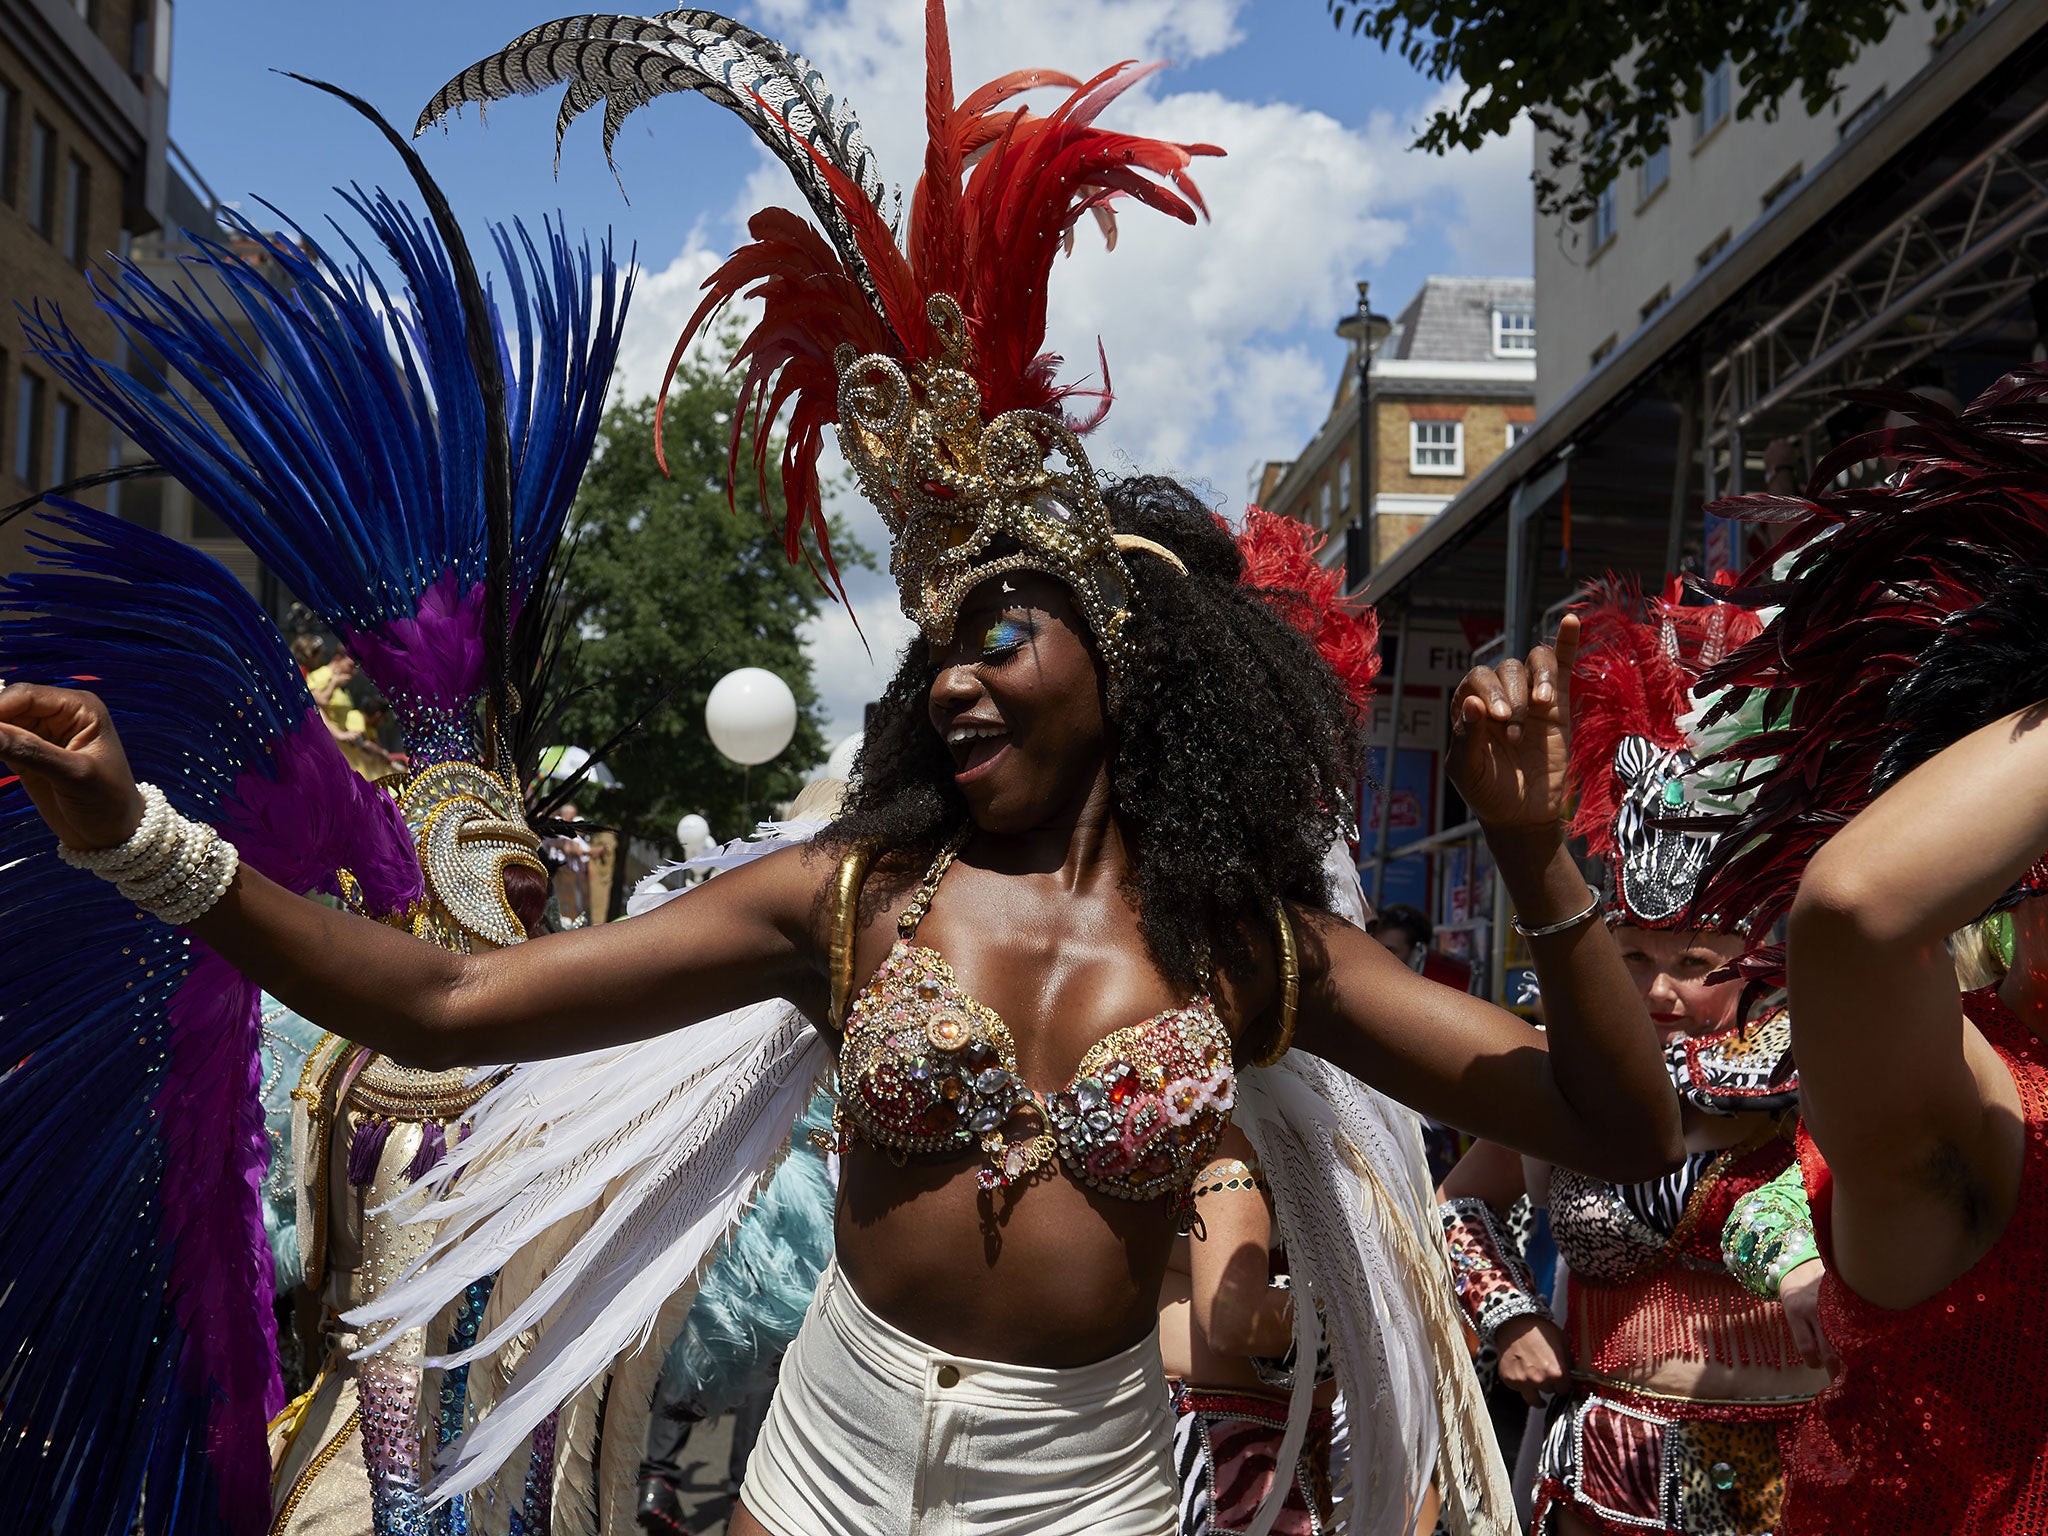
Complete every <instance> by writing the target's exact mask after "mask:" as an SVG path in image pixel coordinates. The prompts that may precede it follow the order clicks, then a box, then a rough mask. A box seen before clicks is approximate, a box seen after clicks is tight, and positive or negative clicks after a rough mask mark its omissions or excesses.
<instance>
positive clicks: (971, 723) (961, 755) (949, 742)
mask: <svg viewBox="0 0 2048 1536" xmlns="http://www.w3.org/2000/svg"><path fill="white" fill-rule="evenodd" d="M1009 747H1010V732H1009V728H1008V727H1007V726H1002V725H998V724H996V723H994V722H993V721H981V720H956V721H954V722H953V724H952V725H950V726H948V727H947V728H946V750H947V751H949V752H951V753H952V754H953V782H954V783H956V784H965V783H968V782H970V781H972V780H974V779H977V778H980V777H981V776H982V774H983V773H985V772H987V771H988V768H989V766H990V765H991V764H992V763H994V762H995V760H996V759H997V758H999V757H1001V756H1002V755H1003V753H1005V752H1006V751H1008V750H1009Z"/></svg>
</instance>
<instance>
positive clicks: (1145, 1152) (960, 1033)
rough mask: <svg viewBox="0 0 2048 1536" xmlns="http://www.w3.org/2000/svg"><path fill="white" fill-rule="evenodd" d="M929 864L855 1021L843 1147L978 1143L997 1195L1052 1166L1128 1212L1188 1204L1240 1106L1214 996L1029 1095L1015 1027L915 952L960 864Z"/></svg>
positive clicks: (956, 844)
mask: <svg viewBox="0 0 2048 1536" xmlns="http://www.w3.org/2000/svg"><path fill="white" fill-rule="evenodd" d="M965 841H966V834H965V833H962V834H961V835H960V836H959V837H957V838H955V839H954V840H953V841H952V842H951V843H950V844H949V845H948V846H947V847H946V848H945V850H944V851H943V852H941V853H940V855H939V856H938V858H937V859H936V860H935V861H934V862H933V864H932V867H931V870H930V872H929V873H928V874H926V876H925V878H924V882H923V884H922V885H920V886H919V887H918V889H917V892H916V894H915V895H914V896H913V897H912V898H911V900H910V903H909V905H908V906H906V907H905V908H904V909H903V913H902V915H901V916H900V917H898V918H897V920H896V927H897V938H896V942H895V944H894V945H892V946H891V948H890V950H889V955H888V958H887V959H886V960H884V961H883V962H882V964H881V967H880V968H879V969H878V970H877V971H876V972H875V974H874V976H873V977H872V978H871V979H870V980H869V982H868V984H867V986H866V988H865V989H864V990H863V991H862V992H861V993H860V995H859V996H858V997H856V998H855V999H854V1000H853V1003H852V1006H851V1007H850V1008H849V1009H848V1010H847V1012H846V1018H845V1025H844V1029H845V1034H844V1038H843V1040H842V1042H841V1045H840V1052H839V1109H838V1115H839V1120H840V1134H841V1139H842V1142H844V1141H845V1140H846V1139H847V1138H848V1137H849V1135H858V1136H860V1137H862V1138H863V1139H865V1140H867V1141H869V1142H870V1143H872V1144H873V1145H875V1146H878V1147H881V1148H884V1149H886V1150H889V1151H894V1152H901V1153H955V1154H957V1153H960V1152H964V1151H966V1150H967V1149H968V1148H970V1147H973V1146H975V1145H976V1144H979V1146H980V1148H981V1152H982V1156H983V1159H984V1162H983V1166H982V1167H981V1168H980V1169H979V1170H977V1172H976V1175H975V1177H976V1179H977V1181H978V1182H979V1183H980V1184H981V1186H982V1187H983V1188H984V1189H1000V1188H1003V1187H1005V1186H1007V1185H1009V1184H1012V1183H1014V1182H1016V1181H1017V1180H1019V1179H1022V1178H1024V1177H1026V1176H1027V1175H1029V1174H1032V1173H1035V1172H1036V1171H1038V1170H1039V1169H1041V1168H1043V1167H1045V1166H1046V1165H1047V1163H1048V1162H1049V1160H1050V1159H1051V1158H1052V1157H1053V1156H1054V1155H1055V1154H1057V1155H1058V1157H1059V1158H1060V1159H1061V1160H1062V1161H1063V1162H1064V1163H1065V1164H1066V1166H1067V1169H1068V1171H1069V1172H1070V1173H1071V1174H1072V1175H1073V1176H1074V1177H1075V1178H1076V1179H1078V1180H1079V1181H1080V1182H1082V1183H1084V1184H1086V1185H1088V1186H1089V1187H1090V1188H1091V1189H1097V1190H1100V1191H1102V1192H1103V1193H1104V1194H1108V1195H1114V1196H1116V1197H1118V1198H1119V1199H1124V1200H1154V1199H1158V1198H1160V1197H1161V1196H1171V1197H1173V1198H1174V1200H1175V1202H1176V1209H1177V1210H1178V1209H1179V1208H1180V1207H1181V1206H1183V1205H1185V1204H1186V1203H1187V1193H1188V1190H1189V1189H1190V1187H1191V1186H1192V1184H1193V1182H1194V1177H1195V1174H1196V1172H1197V1171H1198V1170H1199V1169H1200V1168H1201V1167H1202V1166H1203V1165H1204V1164H1205V1163H1206V1162H1207V1160H1208V1158H1209V1155H1210V1153H1211V1152H1213V1151H1214V1150H1215V1147H1216V1142H1217V1139H1218V1138H1219V1137H1221V1136H1222V1134H1223V1129H1224V1127H1225V1126H1226V1125H1228V1124H1229V1123H1230V1110H1231V1106H1232V1105H1233V1104H1234V1103H1235V1102H1236V1077H1235V1071H1234V1068H1233V1064H1232V1059H1231V1049H1230V1036H1229V1034H1228V1032H1227V1031H1226V1030H1225V1029H1224V1027H1223V1021H1222V1019H1221V1018H1219V1017H1218V1016H1217V1013H1216V1007H1215V1004H1214V1003H1213V1002H1211V1001H1210V999H1209V996H1208V994H1207V992H1206V991H1204V992H1201V993H1198V994H1197V995H1196V996H1195V997H1194V998H1193V999H1192V1000H1190V1001H1189V1002H1188V1003H1186V1004H1185V1005H1183V1006H1182V1007H1179V1008H1170V1009H1168V1010H1167V1011H1166V1012H1164V1013H1160V1014H1156V1015H1154V1016H1153V1017H1152V1018H1149V1019H1146V1020H1144V1021H1143V1022H1142V1023H1138V1024H1132V1025H1127V1026H1125V1027H1124V1028H1122V1029H1118V1030H1114V1031H1112V1032H1111V1033H1109V1034H1108V1035H1105V1036H1104V1037H1103V1038H1102V1039H1100V1040H1098V1041H1097V1042H1096V1043H1095V1044H1094V1045H1093V1046H1091V1047H1090V1048H1089V1049H1088V1052H1087V1054H1086V1055H1084V1056H1083V1057H1082V1058H1081V1064H1080V1066H1079V1068H1078V1069H1077V1070H1076V1071H1075V1074H1074V1077H1073V1080H1072V1081H1071V1082H1069V1083H1068V1084H1067V1085H1066V1086H1065V1087H1064V1088H1061V1089H1059V1090H1057V1091H1055V1092H1053V1093H1049V1094H1041V1093H1038V1092H1036V1091H1035V1090H1034V1089H1032V1088H1031V1087H1030V1086H1029V1085H1027V1084H1026V1083H1025V1082H1024V1079H1023V1077H1022V1075H1021V1074H1020V1073H1019V1071H1018V1068H1017V1049H1016V1044H1015V1042H1014V1040H1013V1039H1012V1038H1011V1035H1010V1030H1009V1026H1008V1025H1006V1024H1005V1023H1004V1022H1003V1020H1002V1018H1001V1016H1000V1015H999V1014H997V1013H996V1012H995V1010H994V1009H992V1008H990V1007H988V1006H987V1005H986V1004H985V1003H982V1002H981V1001H979V1000H978V999H976V998H975V997H973V996H972V995H970V994H969V993H968V992H967V991H966V990H965V989H964V988H963V987H961V985H960V984H959V982H958V981H957V980H956V979H955V978H954V976H953V970H952V967H951V966H949V965H947V964H946V961H945V957H944V956H942V955H941V954H939V952H938V951H937V950H935V949H932V948H930V947H929V946H927V945H922V944H918V943H916V942H914V940H915V935H916V933H917V926H918V923H919V922H920V921H922V919H923V918H924V915H925V913H926V912H927V911H928V910H929V909H930V906H931V902H932V898H933V896H934V895H935V894H936V893H937V891H938V888H939V881H940V880H941V879H942V878H944V876H945V873H946V870H947V868H948V867H949V866H950V865H951V864H952V862H953V858H954V856H955V855H956V854H957V853H958V852H959V851H960V848H961V846H962V844H964V843H965Z"/></svg>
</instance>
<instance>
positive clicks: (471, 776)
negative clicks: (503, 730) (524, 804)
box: [398, 762, 548, 954]
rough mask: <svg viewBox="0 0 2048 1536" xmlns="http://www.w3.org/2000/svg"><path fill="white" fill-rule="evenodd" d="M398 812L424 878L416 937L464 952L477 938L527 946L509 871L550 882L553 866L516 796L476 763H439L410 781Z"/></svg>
mask: <svg viewBox="0 0 2048 1536" xmlns="http://www.w3.org/2000/svg"><path fill="white" fill-rule="evenodd" d="M398 809H399V814H401V815H402V816H404V817H405V824H406V826H407V827H408V828H409V829H410V830H411V832H412V838H413V845H414V846H415V847H416V848H417V849H418V850H419V856H420V868H421V869H422V870H424V871H425V873H426V879H427V894H426V899H425V901H424V902H422V903H421V904H420V905H419V906H417V907H415V908H414V910H413V911H412V912H411V913H410V914H408V918H409V923H408V925H409V926H410V928H411V929H412V932H413V934H414V935H415V936H416V937H418V938H422V939H426V940H428V941H429V942H430V943H434V944H439V945H440V946H441V947H442V948H444V949H452V950H455V951H456V952H457V953H459V954H468V953H469V951H470V948H471V945H472V942H473V941H474V940H477V939H482V940H483V941H485V942H486V943H489V944H492V945H495V946H496V947H498V948H500V949H503V948H505V947H507V946H508V945H512V944H518V943H521V942H523V941H524V940H525V939H526V937H527V933H526V925H525V924H524V923H523V922H521V921H520V919H519V914H518V913H516V912H514V911H513V910H512V903H511V902H510V901H508V900H507V899H506V897H505V871H506V870H507V869H509V868H511V867H512V866H514V865H518V866H519V867H521V868H524V869H531V870H533V871H534V872H536V873H537V874H539V875H540V876H541V877H542V878H543V879H546V878H547V873H548V868H547V866H546V865H545V864H543V863H541V861H540V839H539V838H538V837H536V836H535V835H534V834H533V832H532V830H531V829H530V828H528V826H527V825H526V818H525V816H524V814H523V812H522V811H521V808H520V804H519V794H518V791H517V790H515V789H513V788H512V787H511V786H509V785H508V784H506V782H505V781H504V780H503V779H501V778H499V777H498V776H497V775H496V774H494V773H489V772H486V771H485V770H484V769H482V768H479V767H478V766H477V765H476V764H475V763H466V762H446V763H436V764H434V766H433V767H431V768H427V769H424V770H422V771H421V772H419V773H417V774H414V775H413V776H412V777H411V778H410V779H408V780H406V781H405V783H404V786H403V787H402V788H401V789H400V790H399V791H398Z"/></svg>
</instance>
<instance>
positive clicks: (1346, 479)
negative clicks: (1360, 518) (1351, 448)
mask: <svg viewBox="0 0 2048 1536" xmlns="http://www.w3.org/2000/svg"><path fill="white" fill-rule="evenodd" d="M1337 505H1338V506H1340V507H1342V508H1343V509H1344V511H1345V512H1346V513H1347V514H1349V512H1350V511H1351V461H1350V460H1349V459H1339V460H1338V461H1337Z"/></svg>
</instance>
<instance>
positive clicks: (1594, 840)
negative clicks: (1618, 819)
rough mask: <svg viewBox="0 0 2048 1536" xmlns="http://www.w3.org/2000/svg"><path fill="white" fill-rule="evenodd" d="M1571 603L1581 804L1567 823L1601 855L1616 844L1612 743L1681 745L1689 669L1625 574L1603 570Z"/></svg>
mask: <svg viewBox="0 0 2048 1536" xmlns="http://www.w3.org/2000/svg"><path fill="white" fill-rule="evenodd" d="M1658 606H1659V607H1660V608H1661V606H1662V605H1661V604H1660V605H1658ZM1574 611H1575V612H1576V613H1577V614H1578V615H1579V625H1580V629H1579V637H1580V638H1579V659H1578V663H1577V665H1576V666H1574V667H1573V669H1572V693H1571V705H1572V744H1571V759H1570V769H1569V771H1570V774H1571V780H1572V785H1573V787H1574V788H1575V789H1577V791H1578V795H1579V805H1578V810H1577V812H1576V813H1575V814H1574V815H1573V817H1572V828H1571V829H1572V835H1573V836H1575V837H1583V838H1584V839H1585V840H1586V845H1587V847H1588V849H1590V850H1591V852H1592V853H1593V855H1594V856H1595V857H1596V858H1601V859H1606V858H1611V857H1612V856H1613V854H1614V851H1615V850H1614V818H1615V816H1616V815H1617V814H1619V812H1620V810H1621V801H1622V785H1621V782H1620V780H1619V779H1618V778H1617V777H1616V776H1615V772H1614V753H1615V749H1616V748H1618V747H1619V746H1620V745H1621V743H1622V741H1623V740H1624V739H1625V738H1627V737H1630V736H1642V737H1646V738H1647V739H1649V740H1650V741H1652V742H1654V743H1655V744H1656V745H1657V746H1658V747H1660V748H1663V749H1665V750H1667V751H1668V750H1673V749H1676V748H1678V747H1683V746H1685V745H1686V741H1687V738H1686V734H1685V731H1684V729H1683V728H1682V727H1680V725H1679V723H1678V722H1679V720H1680V719H1681V718H1682V717H1684V716H1685V715H1686V714H1688V713H1690V712H1691V709H1692V694H1691V688H1692V675H1691V674H1690V673H1689V672H1688V671H1687V670H1686V668H1685V666H1684V664H1683V663H1682V662H1681V661H1680V659H1679V657H1678V655H1677V654H1676V652H1675V648H1674V647H1673V646H1672V645H1671V644H1670V643H1669V641H1668V639H1667V636H1666V633H1665V629H1664V626H1663V624H1662V623H1660V622H1659V618H1660V615H1659V614H1657V613H1655V612H1653V610H1652V609H1651V607H1650V605H1648V604H1647V603H1646V602H1645V601H1644V599H1643V594H1642V592H1641V591H1640V589H1638V588H1637V586H1636V585H1635V583H1634V582H1633V581H1631V580H1629V579H1628V578H1626V577H1622V576H1614V575H1609V576H1607V577H1605V578H1603V579H1602V580H1600V581H1597V582H1595V583H1594V584H1593V586H1592V589H1591V593H1590V595H1589V596H1588V597H1587V598H1586V599H1585V600H1584V601H1583V602H1581V603H1579V604H1577V605H1576V606H1575V608H1574ZM1679 611H1680V612H1683V611H1684V610H1679ZM1701 611H1704V610H1701Z"/></svg>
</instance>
